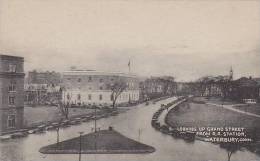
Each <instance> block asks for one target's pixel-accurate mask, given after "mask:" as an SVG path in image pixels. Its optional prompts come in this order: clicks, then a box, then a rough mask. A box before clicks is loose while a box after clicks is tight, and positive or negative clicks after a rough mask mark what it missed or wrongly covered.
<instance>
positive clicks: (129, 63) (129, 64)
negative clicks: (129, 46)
mask: <svg viewBox="0 0 260 161" xmlns="http://www.w3.org/2000/svg"><path fill="white" fill-rule="evenodd" d="M130 66H131V62H130V60H129V62H128V70H129V72H130Z"/></svg>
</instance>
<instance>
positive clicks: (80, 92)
mask: <svg viewBox="0 0 260 161" xmlns="http://www.w3.org/2000/svg"><path fill="white" fill-rule="evenodd" d="M118 81H123V82H125V83H126V84H127V88H126V89H125V90H124V91H123V92H122V93H121V94H120V95H119V97H118V99H117V101H116V102H117V104H118V103H127V102H135V101H138V100H139V81H138V78H137V77H136V76H135V75H132V74H125V73H118V72H102V71H93V70H72V71H66V72H64V73H63V80H62V86H63V100H64V101H65V102H68V101H69V102H70V103H72V104H78V105H82V104H84V105H89V104H96V105H103V104H107V105H111V104H112V96H111V95H112V90H111V88H109V87H110V85H111V84H114V83H116V82H118Z"/></svg>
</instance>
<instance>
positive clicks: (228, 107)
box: [206, 103, 260, 118]
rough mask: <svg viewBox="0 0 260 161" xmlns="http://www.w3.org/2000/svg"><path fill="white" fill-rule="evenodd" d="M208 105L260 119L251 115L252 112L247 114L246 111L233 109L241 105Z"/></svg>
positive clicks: (259, 116)
mask: <svg viewBox="0 0 260 161" xmlns="http://www.w3.org/2000/svg"><path fill="white" fill-rule="evenodd" d="M206 104H207V105H213V106H218V107H223V108H225V109H227V110H231V111H235V112H238V113H242V114H245V115H248V116H253V117H257V118H260V115H257V114H253V113H250V112H245V111H242V110H239V109H235V108H233V107H234V106H238V105H241V104H233V105H220V104H214V103H206Z"/></svg>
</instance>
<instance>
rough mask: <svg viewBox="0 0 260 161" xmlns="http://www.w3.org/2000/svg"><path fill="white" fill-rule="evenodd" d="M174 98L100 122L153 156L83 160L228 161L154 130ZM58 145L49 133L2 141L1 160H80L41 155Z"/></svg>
mask: <svg viewBox="0 0 260 161" xmlns="http://www.w3.org/2000/svg"><path fill="white" fill-rule="evenodd" d="M171 99H172V98H169V99H166V100H162V101H159V102H157V103H156V104H152V103H150V104H149V105H147V106H146V105H144V104H141V105H138V106H136V107H130V108H131V109H130V110H128V111H127V112H126V113H122V114H120V115H118V116H112V117H109V118H103V119H100V120H98V121H97V124H98V125H97V126H98V128H101V129H105V128H108V126H113V127H114V129H115V130H117V131H118V132H120V133H122V134H123V135H125V136H127V137H129V138H132V139H134V140H137V141H140V142H142V143H145V144H147V145H150V146H153V147H155V148H156V151H155V152H154V153H151V154H127V155H124V154H109V155H107V154H106V155H103V154H99V155H95V154H84V155H82V160H83V161H93V160H96V161H104V160H106V161H115V160H124V161H137V160H138V161H147V160H149V161H155V160H176V161H187V160H190V161H202V160H203V161H206V160H207V161H209V160H211V161H217V160H218V161H219V160H227V152H226V151H225V150H224V149H221V148H220V147H219V146H218V145H214V144H211V143H207V142H202V141H197V140H196V141H195V142H194V143H187V142H185V141H183V140H182V139H174V138H173V137H171V136H169V135H164V134H162V133H161V132H159V131H156V130H155V129H154V128H152V127H151V118H152V115H153V113H154V112H155V111H156V110H158V109H159V108H160V105H161V104H162V103H166V102H169V101H170V100H171ZM93 126H94V122H93V121H91V122H87V123H82V124H80V125H75V126H71V127H68V128H66V129H61V130H60V141H62V140H65V139H69V138H73V137H77V136H79V132H80V131H83V132H84V133H85V134H86V133H89V132H91V130H92V128H93ZM55 142H56V131H48V132H46V133H43V134H31V135H29V136H28V137H26V138H21V139H14V140H9V141H5V142H0V149H1V153H0V160H4V161H36V160H37V161H57V160H62V161H73V160H74V161H77V160H78V155H71V154H66V155H61V154H48V155H46V154H41V153H39V152H38V150H39V149H40V148H41V147H42V146H46V145H49V144H53V143H55ZM232 160H236V161H244V160H247V161H255V160H260V157H259V156H257V155H255V154H254V153H251V152H248V151H246V150H245V151H238V152H236V153H235V154H233V155H232Z"/></svg>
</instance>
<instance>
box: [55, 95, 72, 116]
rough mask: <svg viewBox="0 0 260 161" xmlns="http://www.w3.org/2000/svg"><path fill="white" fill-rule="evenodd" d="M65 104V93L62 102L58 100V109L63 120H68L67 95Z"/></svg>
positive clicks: (68, 103) (68, 100)
mask: <svg viewBox="0 0 260 161" xmlns="http://www.w3.org/2000/svg"><path fill="white" fill-rule="evenodd" d="M66 97H67V102H65V93H64V101H62V100H60V101H59V104H58V107H59V110H60V112H61V114H62V115H63V116H64V117H65V119H69V107H70V100H71V96H70V95H67V96H66Z"/></svg>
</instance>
